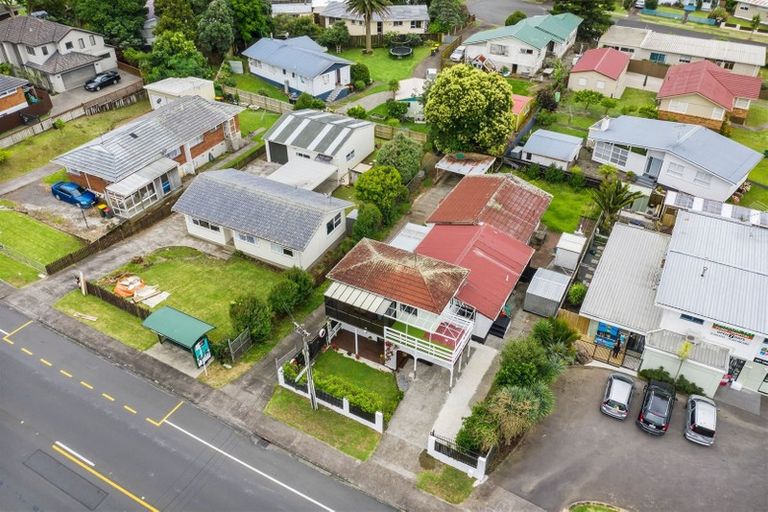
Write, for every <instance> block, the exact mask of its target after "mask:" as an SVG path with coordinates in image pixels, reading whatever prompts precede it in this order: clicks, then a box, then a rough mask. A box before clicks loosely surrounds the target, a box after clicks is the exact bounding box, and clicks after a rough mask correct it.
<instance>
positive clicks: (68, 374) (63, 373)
mask: <svg viewBox="0 0 768 512" xmlns="http://www.w3.org/2000/svg"><path fill="white" fill-rule="evenodd" d="M59 373H60V374H62V375H63V376H65V377H69V378H70V379H71V378H72V374H71V373H69V372H68V371H67V370H59Z"/></svg>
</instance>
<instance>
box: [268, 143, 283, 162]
mask: <svg viewBox="0 0 768 512" xmlns="http://www.w3.org/2000/svg"><path fill="white" fill-rule="evenodd" d="M267 151H268V152H267V154H268V155H269V158H268V160H269V161H270V162H277V163H278V164H285V163H288V148H287V147H286V145H285V144H279V143H277V142H272V141H269V142H267Z"/></svg>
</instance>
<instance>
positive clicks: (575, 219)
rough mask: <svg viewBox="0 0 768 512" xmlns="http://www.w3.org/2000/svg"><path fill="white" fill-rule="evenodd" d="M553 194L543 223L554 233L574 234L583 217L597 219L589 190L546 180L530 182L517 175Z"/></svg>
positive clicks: (519, 175)
mask: <svg viewBox="0 0 768 512" xmlns="http://www.w3.org/2000/svg"><path fill="white" fill-rule="evenodd" d="M515 174H516V175H517V176H518V177H520V178H522V179H524V180H526V181H528V182H529V183H532V184H534V185H536V186H537V187H539V188H540V189H542V190H545V191H547V192H549V193H550V194H552V196H553V197H552V202H551V203H550V204H549V208H547V211H546V212H544V216H543V217H542V218H541V221H542V222H543V223H544V225H546V226H547V227H548V228H549V229H551V230H552V231H557V232H560V233H572V232H573V231H575V230H576V229H577V228H578V227H579V223H580V222H581V217H582V216H583V217H589V218H594V217H595V210H594V208H595V207H594V203H593V201H592V197H591V196H590V195H589V189H587V188H583V189H581V190H576V189H574V188H573V187H571V186H570V185H569V184H568V183H549V182H547V181H544V180H530V179H528V178H527V177H526V176H525V175H524V174H522V173H515Z"/></svg>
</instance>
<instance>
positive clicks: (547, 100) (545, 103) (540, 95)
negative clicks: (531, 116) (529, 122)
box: [536, 89, 557, 115]
mask: <svg viewBox="0 0 768 512" xmlns="http://www.w3.org/2000/svg"><path fill="white" fill-rule="evenodd" d="M536 104H537V105H539V106H540V107H541V108H542V109H543V110H548V111H550V112H554V111H555V110H557V100H556V99H555V93H554V92H553V91H552V89H540V90H539V92H537V93H536ZM541 113H542V112H539V115H541Z"/></svg>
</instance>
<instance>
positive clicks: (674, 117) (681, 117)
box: [659, 110, 723, 132]
mask: <svg viewBox="0 0 768 512" xmlns="http://www.w3.org/2000/svg"><path fill="white" fill-rule="evenodd" d="M659 119H663V120H664V121H677V122H680V123H690V124H698V125H700V126H706V127H707V128H709V129H711V130H715V131H716V132H719V131H720V128H721V127H722V126H723V122H722V121H718V120H717V119H707V118H704V117H698V116H689V115H688V114H679V113H677V112H669V111H666V110H659Z"/></svg>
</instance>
